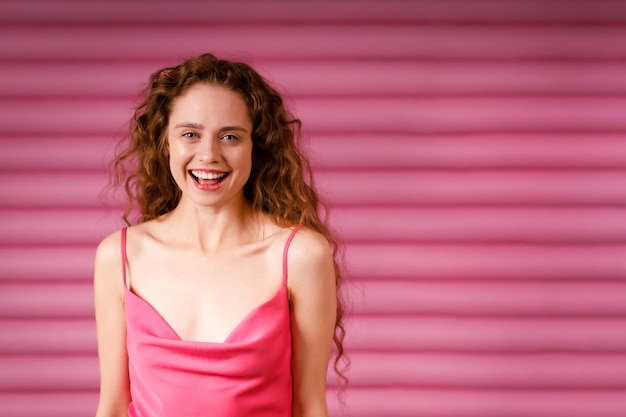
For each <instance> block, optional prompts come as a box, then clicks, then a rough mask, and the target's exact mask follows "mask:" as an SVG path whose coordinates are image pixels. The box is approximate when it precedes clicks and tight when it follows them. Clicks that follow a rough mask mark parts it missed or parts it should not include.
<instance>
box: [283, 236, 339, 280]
mask: <svg viewBox="0 0 626 417" xmlns="http://www.w3.org/2000/svg"><path fill="white" fill-rule="evenodd" d="M287 265H288V270H289V287H290V288H292V289H297V288H298V287H309V286H310V285H318V284H322V282H321V281H332V282H333V283H334V280H335V273H334V263H333V250H332V248H331V246H330V244H329V242H328V240H327V239H326V238H325V237H324V236H323V235H322V234H320V233H318V232H316V231H314V230H311V229H308V228H302V229H300V230H298V232H297V233H296V234H295V236H294V238H293V240H292V242H291V244H290V246H289V252H288V258H287Z"/></svg>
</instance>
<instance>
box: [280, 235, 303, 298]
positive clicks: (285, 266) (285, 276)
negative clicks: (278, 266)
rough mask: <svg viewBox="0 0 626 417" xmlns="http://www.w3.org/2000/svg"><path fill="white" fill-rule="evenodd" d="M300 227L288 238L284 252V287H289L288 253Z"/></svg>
mask: <svg viewBox="0 0 626 417" xmlns="http://www.w3.org/2000/svg"><path fill="white" fill-rule="evenodd" d="M300 227H301V226H300V225H297V226H295V227H294V228H293V230H292V231H291V234H289V237H288V238H287V242H285V249H284V250H283V285H284V286H287V252H288V251H289V245H290V244H291V241H292V240H293V237H294V236H295V235H296V233H297V232H298V230H300Z"/></svg>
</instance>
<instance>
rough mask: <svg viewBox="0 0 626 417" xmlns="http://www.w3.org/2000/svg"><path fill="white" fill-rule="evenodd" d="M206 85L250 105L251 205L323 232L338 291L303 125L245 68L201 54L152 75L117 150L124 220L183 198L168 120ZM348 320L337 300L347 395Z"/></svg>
mask: <svg viewBox="0 0 626 417" xmlns="http://www.w3.org/2000/svg"><path fill="white" fill-rule="evenodd" d="M201 82H203V83H210V84H213V85H219V86H222V87H224V88H226V89H228V90H231V91H233V92H236V93H238V94H239V95H240V96H241V97H242V98H243V100H244V101H245V103H246V104H247V106H248V109H249V112H250V118H251V120H252V126H253V128H252V141H253V147H252V169H251V173H250V178H249V179H248V182H247V183H246V184H245V186H244V195H245V197H246V199H247V200H248V202H249V203H250V204H251V205H252V207H253V208H254V209H256V210H260V211H262V212H264V213H267V214H268V215H269V216H270V217H271V218H272V219H273V221H274V222H275V223H276V224H278V225H280V226H285V227H288V226H294V225H298V224H299V225H302V226H305V227H308V228H310V229H313V230H315V231H317V232H319V233H321V234H322V235H323V236H324V237H325V238H326V239H327V240H328V242H329V243H330V245H331V247H332V248H333V255H334V264H335V276H336V285H337V290H339V288H340V285H341V282H342V272H341V268H340V267H339V264H338V262H337V259H338V257H339V256H338V249H339V246H338V243H337V241H336V239H335V237H334V236H333V234H332V233H331V231H330V230H329V227H328V224H327V221H326V219H325V218H321V216H320V211H322V212H324V213H326V212H327V210H326V207H325V206H324V205H323V204H322V202H321V201H320V198H319V196H318V194H317V192H316V191H315V189H314V186H313V175H312V170H311V166H310V164H309V162H308V160H307V158H306V156H305V155H304V154H303V153H302V152H301V151H300V150H299V149H298V146H297V143H296V141H297V140H298V139H299V138H300V127H301V123H300V120H298V119H296V118H294V117H293V116H292V115H291V114H290V113H289V111H288V110H287V109H286V108H285V106H284V104H283V99H282V98H281V96H280V94H279V93H278V92H277V91H276V90H275V89H274V88H272V87H271V86H270V85H269V84H268V83H267V82H266V81H265V80H264V79H263V78H262V77H261V76H260V75H259V74H258V73H257V72H256V71H255V70H254V69H253V68H252V67H250V66H249V65H248V64H245V63H241V62H231V61H225V60H220V59H218V58H216V57H215V56H213V55H211V54H204V55H200V56H197V57H194V58H191V59H188V60H187V61H185V62H183V63H182V64H180V65H178V66H175V67H167V68H163V69H161V70H159V71H157V72H155V73H153V74H152V75H151V77H150V82H149V85H148V86H147V87H146V89H145V91H144V94H143V97H144V99H143V101H142V102H141V103H140V104H139V106H138V107H137V109H136V110H135V113H134V115H133V118H132V119H131V122H130V128H129V133H128V137H127V138H125V140H124V141H123V142H121V143H120V145H121V147H120V148H118V152H117V155H116V158H115V159H114V160H113V162H112V168H113V178H112V182H113V185H114V186H117V187H124V189H125V191H126V195H127V199H128V203H127V207H126V211H125V212H124V215H123V218H124V220H125V221H126V223H128V224H130V223H131V221H130V220H129V218H130V215H131V213H132V212H133V211H134V210H136V209H138V210H139V216H138V218H137V222H144V221H148V220H151V219H154V218H156V217H159V216H160V215H162V214H165V213H167V212H169V211H171V210H173V209H174V208H175V207H176V205H177V204H178V202H179V200H180V197H181V191H180V189H179V188H178V186H177V185H176V183H175V182H174V179H173V177H172V175H171V174H170V170H169V161H168V158H169V155H168V149H167V137H166V136H167V126H168V122H169V115H170V112H171V109H172V103H173V101H174V100H175V99H176V98H177V97H179V96H180V95H181V94H183V93H184V92H185V91H186V90H187V89H188V88H189V87H191V86H192V85H194V84H196V83H201ZM338 294H339V291H338ZM343 315H344V308H343V303H342V302H341V297H338V300H337V319H336V322H335V334H334V337H333V341H334V344H335V347H336V352H335V361H334V368H335V371H336V372H337V374H338V375H339V377H340V378H341V379H342V380H343V387H344V388H345V385H346V383H347V378H346V377H345V375H344V374H343V373H342V371H341V369H340V367H339V364H340V359H342V358H344V359H345V355H344V347H343V340H344V336H345V329H344V326H343V321H342V319H343Z"/></svg>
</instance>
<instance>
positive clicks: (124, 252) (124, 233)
mask: <svg viewBox="0 0 626 417" xmlns="http://www.w3.org/2000/svg"><path fill="white" fill-rule="evenodd" d="M121 246H122V277H124V286H125V287H126V286H127V285H126V228H125V227H123V228H122V245H121Z"/></svg>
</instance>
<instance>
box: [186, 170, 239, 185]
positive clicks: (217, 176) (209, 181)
mask: <svg viewBox="0 0 626 417" xmlns="http://www.w3.org/2000/svg"><path fill="white" fill-rule="evenodd" d="M229 174H230V173H229V172H206V171H194V170H190V171H189V175H191V178H193V180H194V181H195V182H196V183H197V184H199V185H204V186H206V185H209V186H215V185H218V184H220V183H221V182H222V181H224V180H225V179H226V177H228V175H229Z"/></svg>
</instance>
